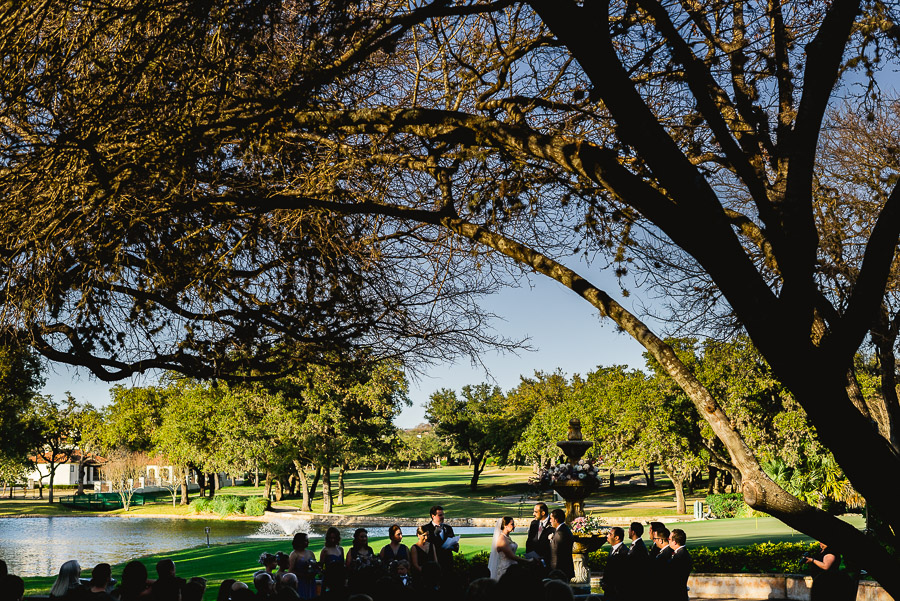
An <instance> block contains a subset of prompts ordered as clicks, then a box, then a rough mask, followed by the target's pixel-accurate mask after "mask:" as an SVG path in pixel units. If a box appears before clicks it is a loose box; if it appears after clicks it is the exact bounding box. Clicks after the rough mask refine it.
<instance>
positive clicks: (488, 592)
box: [465, 577, 497, 601]
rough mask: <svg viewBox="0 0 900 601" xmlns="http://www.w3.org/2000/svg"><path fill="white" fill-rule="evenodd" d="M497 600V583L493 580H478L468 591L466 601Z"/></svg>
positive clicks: (470, 585) (474, 581)
mask: <svg viewBox="0 0 900 601" xmlns="http://www.w3.org/2000/svg"><path fill="white" fill-rule="evenodd" d="M496 598H497V581H496V580H494V579H493V578H490V577H488V578H476V579H475V580H473V581H472V582H471V583H470V584H469V588H468V589H467V590H466V597H465V600H466V601H494V599H496Z"/></svg>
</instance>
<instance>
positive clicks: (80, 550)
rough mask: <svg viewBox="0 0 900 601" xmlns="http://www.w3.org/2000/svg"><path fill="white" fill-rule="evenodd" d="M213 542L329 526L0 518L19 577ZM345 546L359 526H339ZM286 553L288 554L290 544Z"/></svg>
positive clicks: (281, 536) (293, 521)
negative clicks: (69, 563) (70, 564)
mask: <svg viewBox="0 0 900 601" xmlns="http://www.w3.org/2000/svg"><path fill="white" fill-rule="evenodd" d="M207 527H209V529H210V534H209V539H210V542H211V543H212V544H221V543H232V542H242V541H248V540H259V539H278V540H283V541H284V542H288V541H289V540H290V538H291V537H292V536H293V535H294V534H295V533H297V532H306V533H307V534H309V536H310V538H316V537H321V536H323V535H324V534H325V530H326V529H327V527H326V526H310V524H309V522H307V521H306V520H303V519H300V518H297V517H291V516H284V517H277V518H275V519H274V521H272V522H268V523H263V524H260V523H259V522H239V521H231V520H228V521H225V520H222V521H220V520H185V519H177V518H171V519H168V518H120V517H47V518H0V559H3V560H4V561H5V562H6V564H7V565H8V566H9V570H10V572H12V573H13V574H18V575H20V576H54V575H56V574H57V572H58V571H59V566H61V565H62V564H63V562H65V561H68V560H70V559H77V560H78V562H79V563H80V564H81V566H82V568H91V567H93V566H95V565H97V564H98V563H100V562H106V563H110V564H117V563H121V562H124V561H128V560H130V559H134V558H136V557H140V556H142V555H150V554H153V553H165V552H166V551H177V550H179V549H187V548H189V547H196V546H198V545H205V544H206V530H205V529H206V528H207ZM339 529H340V531H341V537H342V539H344V540H345V542H349V540H350V539H351V538H352V536H353V531H354V530H355V529H356V527H355V526H341V527H340V528H339ZM367 529H368V531H369V538H382V537H384V538H386V537H387V532H388V528H387V527H386V526H373V527H369V528H367ZM401 530H402V532H403V536H404V537H412V538H415V532H416V528H415V526H412V527H403V528H402V529H401ZM454 530H455V531H456V533H457V534H462V535H473V534H489V533H491V532H492V529H491V528H469V527H458V528H455V529H454ZM283 550H285V551H289V550H290V546H289V545H288V546H286V547H285V548H284V549H283Z"/></svg>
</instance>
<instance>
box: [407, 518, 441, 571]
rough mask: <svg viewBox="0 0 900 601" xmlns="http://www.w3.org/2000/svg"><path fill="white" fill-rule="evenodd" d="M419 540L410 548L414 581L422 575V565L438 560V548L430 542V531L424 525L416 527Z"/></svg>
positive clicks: (410, 562)
mask: <svg viewBox="0 0 900 601" xmlns="http://www.w3.org/2000/svg"><path fill="white" fill-rule="evenodd" d="M416 537H418V539H419V540H418V541H417V542H416V544H414V545H413V546H412V547H411V548H410V550H409V564H410V568H412V569H411V570H410V574H411V575H412V577H413V581H416V580H417V579H419V578H421V577H422V567H423V566H424V565H425V564H426V563H428V562H430V561H434V562H437V550H436V549H435V548H434V545H432V544H431V543H430V542H428V532H426V531H425V529H424V528H422V526H419V527H418V528H417V529H416Z"/></svg>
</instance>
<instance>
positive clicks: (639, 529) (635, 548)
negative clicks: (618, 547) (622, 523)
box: [628, 522, 650, 562]
mask: <svg viewBox="0 0 900 601" xmlns="http://www.w3.org/2000/svg"><path fill="white" fill-rule="evenodd" d="M642 536H644V525H643V524H641V523H640V522H631V526H630V527H629V528H628V538H630V539H631V547H630V548H629V549H628V557H629V558H630V559H631V560H632V561H633V562H634V561H638V560H640V561H641V562H643V561H645V560H646V559H648V558H649V557H650V555H649V553H648V552H647V546H646V545H645V544H644V539H642V538H641V537H642Z"/></svg>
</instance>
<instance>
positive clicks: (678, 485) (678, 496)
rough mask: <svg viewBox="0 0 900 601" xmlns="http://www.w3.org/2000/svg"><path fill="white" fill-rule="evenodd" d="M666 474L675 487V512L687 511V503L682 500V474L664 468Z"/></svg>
mask: <svg viewBox="0 0 900 601" xmlns="http://www.w3.org/2000/svg"><path fill="white" fill-rule="evenodd" d="M666 475H667V476H668V477H669V479H670V480H672V485H673V486H674V487H675V512H676V513H687V504H686V503H685V502H684V474H682V473H680V472H675V471H673V472H669V471H668V470H666Z"/></svg>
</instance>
